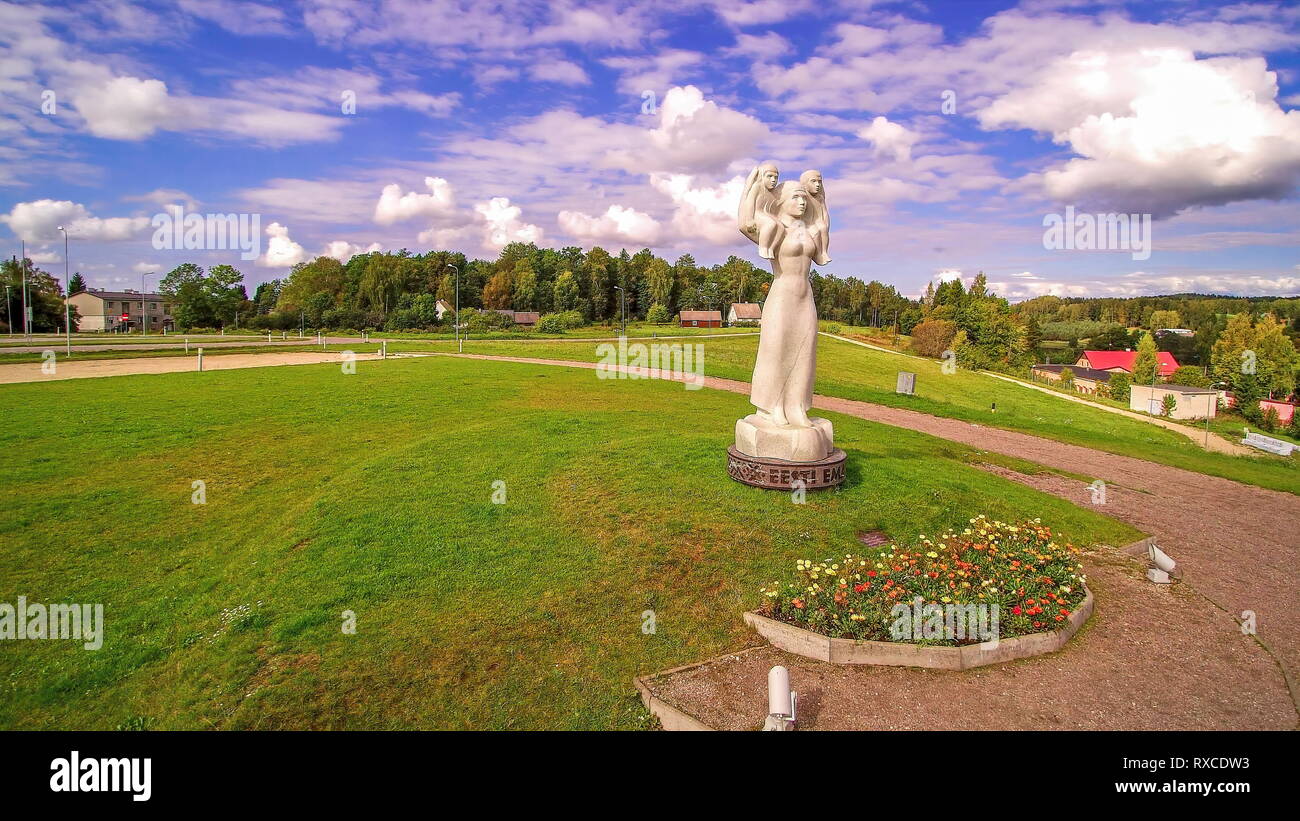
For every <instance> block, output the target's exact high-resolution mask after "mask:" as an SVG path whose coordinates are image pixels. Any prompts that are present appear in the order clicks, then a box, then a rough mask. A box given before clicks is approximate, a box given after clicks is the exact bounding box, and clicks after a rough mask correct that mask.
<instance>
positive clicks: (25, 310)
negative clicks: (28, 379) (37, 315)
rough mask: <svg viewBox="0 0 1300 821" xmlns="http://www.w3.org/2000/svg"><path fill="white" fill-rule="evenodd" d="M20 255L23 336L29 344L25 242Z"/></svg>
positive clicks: (30, 334)
mask: <svg viewBox="0 0 1300 821" xmlns="http://www.w3.org/2000/svg"><path fill="white" fill-rule="evenodd" d="M21 253H22V255H23V257H22V266H23V336H25V337H27V341H28V342H30V341H31V339H32V328H31V320H30V319H29V317H30V316H31V309H30V308H28V307H27V243H26V242H25V241H24V242H23V245H22V252H21Z"/></svg>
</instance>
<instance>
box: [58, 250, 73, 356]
mask: <svg viewBox="0 0 1300 821" xmlns="http://www.w3.org/2000/svg"><path fill="white" fill-rule="evenodd" d="M59 230H60V231H62V232H63V332H64V335H65V336H66V337H67V341H68V356H72V308H71V306H70V305H69V304H68V297H70V296H72V293H71V292H70V285H71V283H70V281H69V280H68V229H66V228H64V227H63V226H62V225H60V226H59Z"/></svg>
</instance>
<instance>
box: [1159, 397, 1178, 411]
mask: <svg viewBox="0 0 1300 821" xmlns="http://www.w3.org/2000/svg"><path fill="white" fill-rule="evenodd" d="M1177 407H1178V400H1177V399H1175V398H1174V395H1173V394H1172V393H1167V394H1165V396H1164V398H1163V399H1161V400H1160V415H1161V416H1170V415H1172V414H1173V412H1174V410H1175V409H1176V408H1177Z"/></svg>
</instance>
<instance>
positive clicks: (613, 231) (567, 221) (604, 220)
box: [557, 205, 660, 246]
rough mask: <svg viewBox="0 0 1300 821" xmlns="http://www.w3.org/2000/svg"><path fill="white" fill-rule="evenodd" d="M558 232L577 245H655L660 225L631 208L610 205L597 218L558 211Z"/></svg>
mask: <svg viewBox="0 0 1300 821" xmlns="http://www.w3.org/2000/svg"><path fill="white" fill-rule="evenodd" d="M557 220H558V222H559V224H560V228H561V229H562V230H564V231H565V232H566V233H568V234H569V236H571V237H573V238H574V239H576V240H578V241H580V242H597V243H599V242H630V243H634V244H636V245H647V246H648V245H654V244H655V243H657V242H658V241H659V233H660V232H659V223H658V222H657V221H656V220H655V218H654V217H652V216H650V215H649V214H645V213H642V212H641V211H637V210H636V209H634V208H624V207H623V206H621V205H611V206H610V207H609V208H608V209H606V211H605V213H604V214H603V215H602V216H599V217H592V216H588V215H587V214H583V213H581V212H579V211H561V212H560V213H559V215H558V216H557Z"/></svg>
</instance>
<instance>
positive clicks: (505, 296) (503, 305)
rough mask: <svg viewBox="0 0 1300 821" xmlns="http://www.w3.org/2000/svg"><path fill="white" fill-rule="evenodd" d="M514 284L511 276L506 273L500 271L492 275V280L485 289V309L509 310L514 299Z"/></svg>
mask: <svg viewBox="0 0 1300 821" xmlns="http://www.w3.org/2000/svg"><path fill="white" fill-rule="evenodd" d="M512 291H513V288H512V283H511V282H510V274H508V273H507V272H505V271H498V272H497V273H495V274H493V275H492V279H490V280H488V283H487V285H486V286H484V288H483V307H484V308H492V309H508V308H509V307H510V301H511V300H512V299H513V294H512V293H511V292H512Z"/></svg>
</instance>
